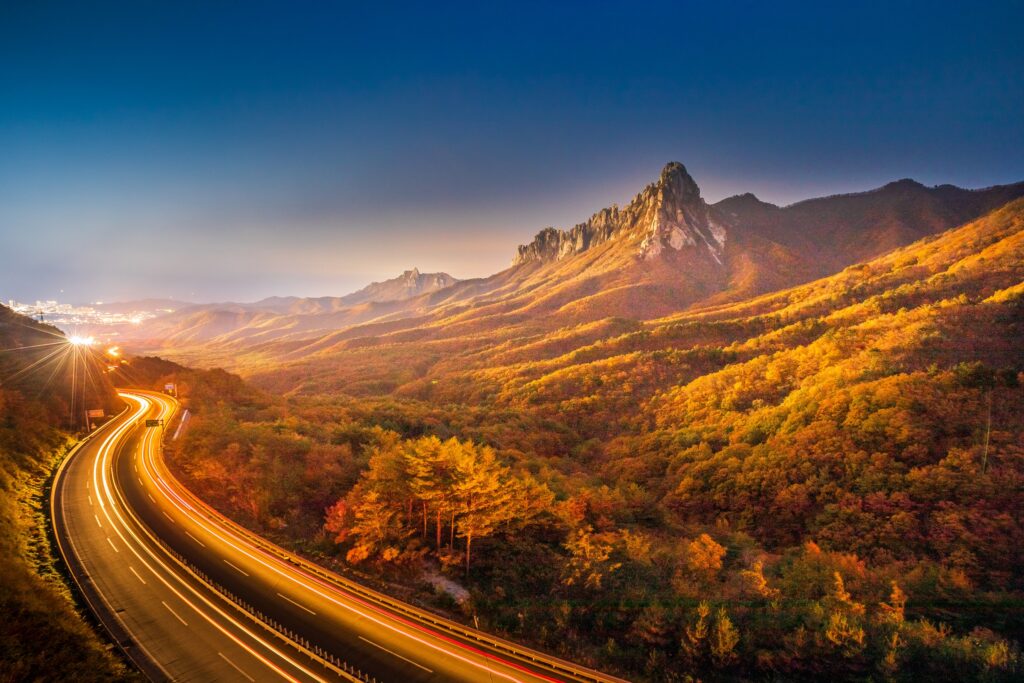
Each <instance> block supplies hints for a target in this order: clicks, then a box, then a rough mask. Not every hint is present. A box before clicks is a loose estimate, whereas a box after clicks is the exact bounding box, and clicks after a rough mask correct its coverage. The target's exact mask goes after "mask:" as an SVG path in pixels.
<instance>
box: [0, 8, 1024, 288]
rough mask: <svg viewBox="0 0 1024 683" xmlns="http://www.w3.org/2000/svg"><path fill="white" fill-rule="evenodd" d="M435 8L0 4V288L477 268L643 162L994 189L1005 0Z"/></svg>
mask: <svg viewBox="0 0 1024 683" xmlns="http://www.w3.org/2000/svg"><path fill="white" fill-rule="evenodd" d="M441 4H442V3H428V2H423V3H414V4H408V5H401V4H388V3H379V2H375V3H358V4H357V6H355V7H353V8H351V9H345V8H343V7H342V5H343V3H322V2H321V3H309V4H304V3H300V2H282V3H264V2H231V3H219V4H218V3H211V2H196V3H191V2H174V3H152V2H131V3H123V4H115V3H105V2H99V3H81V2H76V3H68V4H67V5H57V4H54V3H47V2H42V1H40V2H21V3H18V2H6V1H4V2H0V236H2V242H0V298H2V299H5V298H7V297H13V298H18V299H22V300H34V299H36V298H51V297H60V298H61V299H63V300H72V301H88V300H95V299H99V298H103V299H107V300H110V299H129V298H136V297H143V296H171V297H176V298H182V299H187V300H193V301H211V300H225V299H233V300H254V299H257V298H260V297H263V296H267V295H272V294H281V295H284V294H296V295H328V294H344V293H346V292H348V291H351V290H353V289H356V288H358V287H360V286H362V285H364V284H365V283H367V282H368V281H370V280H379V279H383V278H387V277H391V276H393V275H395V274H397V273H399V272H400V271H402V270H403V269H406V268H410V267H412V266H414V265H415V266H419V268H420V269H421V270H425V271H434V270H444V271H447V272H450V273H452V274H453V275H455V276H457V277H470V276H481V275H488V274H490V273H492V272H495V271H497V270H500V269H502V268H504V267H505V266H507V265H508V263H509V261H510V259H511V257H512V255H513V253H514V250H515V246H516V244H518V243H521V242H525V241H528V240H529V239H530V238H531V237H532V236H533V234H534V233H535V232H536V231H537V230H538V229H540V228H541V227H543V226H545V225H556V226H559V227H564V226H567V225H571V224H572V223H574V222H577V221H579V220H582V219H584V218H586V217H587V216H589V215H590V214H591V213H592V212H593V211H595V210H597V209H599V208H601V207H603V206H606V205H608V204H611V203H612V202H619V203H623V202H625V201H627V200H628V199H629V198H630V197H631V196H632V195H633V194H634V193H635V192H637V191H638V190H639V189H640V188H641V187H642V186H643V185H644V184H645V183H647V182H649V181H650V180H652V179H653V178H655V177H656V176H657V174H658V172H659V171H660V169H661V167H662V166H663V165H664V163H665V162H667V161H669V160H679V161H682V162H683V163H684V164H686V166H687V168H688V169H689V170H690V172H691V174H692V175H693V176H694V178H695V179H696V180H697V182H698V183H699V184H700V185H701V187H702V190H703V193H704V196H705V197H706V198H708V199H710V200H717V199H720V198H722V197H725V196H728V195H730V194H735V193H738V192H745V191H753V192H754V193H755V194H757V195H758V196H759V197H761V198H762V199H766V200H769V201H774V202H776V203H789V202H792V201H795V200H798V199H803V198H806V197H811V196H818V195H822V194H830V193H835V192H841V191H854V190H861V189H868V188H870V187H875V186H878V185H881V184H884V183H885V182H888V181H890V180H893V179H897V178H901V177H913V178H915V179H917V180H920V181H921V182H924V183H928V184H936V183H943V182H951V183H954V184H958V185H961V186H966V187H979V186H986V185H992V184H998V183H1006V182H1014V181H1019V180H1024V76H1022V74H1024V40H1022V39H1021V33H1020V31H1021V27H1022V26H1024V3H1022V2H1019V1H1016V2H1005V3H985V2H963V3H944V2H920V3H906V4H904V3H893V2H879V3H870V2H864V3H850V4H852V5H856V7H846V8H838V7H834V6H833V5H837V4H838V3H817V2H816V3H786V2H771V3H767V2H758V3H701V4H695V3H685V2H670V3H662V2H620V3H609V2H599V1H593V0H591V1H588V2H579V3H572V2H563V3H555V2H550V1H548V2H538V3H532V2H523V1H517V2H509V3H505V4H497V3H489V2H470V3H464V4H463V3H460V4H450V3H445V7H443V8H441V7H438V6H437V5H441ZM328 5H332V6H331V7H328ZM333 5H337V6H333ZM353 5H356V4H355V3H353ZM60 290H64V291H65V294H60Z"/></svg>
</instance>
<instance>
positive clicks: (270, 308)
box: [119, 268, 459, 349]
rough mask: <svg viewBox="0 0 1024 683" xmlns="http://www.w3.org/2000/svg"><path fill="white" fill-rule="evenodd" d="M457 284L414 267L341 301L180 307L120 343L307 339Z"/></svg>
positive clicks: (127, 331) (148, 345) (124, 334)
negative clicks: (282, 338)
mask: <svg viewBox="0 0 1024 683" xmlns="http://www.w3.org/2000/svg"><path fill="white" fill-rule="evenodd" d="M457 282H459V281H458V280H457V279H456V278H454V277H452V276H451V275H448V274H447V273H421V272H420V271H419V269H417V268H413V269H412V270H407V271H405V272H404V273H402V274H401V275H399V276H398V277H396V278H392V279H390V280H385V281H383V282H374V283H372V284H370V285H367V286H366V287H364V288H363V289H360V290H359V291H357V292H353V293H351V294H348V295H345V296H341V297H268V298H266V299H261V300H260V301H257V302H254V303H245V304H243V303H232V302H226V303H215V304H191V305H185V306H181V307H179V308H177V309H176V310H174V311H172V312H170V313H168V314H166V315H162V316H158V317H156V318H153V319H151V320H147V321H144V322H143V323H142V324H140V325H136V326H133V327H132V328H122V329H121V330H119V333H120V336H119V340H122V341H124V342H125V343H129V344H131V345H132V346H133V347H134V348H137V349H153V348H159V347H163V346H175V347H179V348H182V347H189V346H193V345H197V344H209V343H214V342H215V343H220V344H234V343H247V344H251V343H261V342H265V341H267V340H270V339H277V338H281V337H289V336H290V337H309V336H311V335H315V334H317V333H318V332H323V331H325V330H333V329H337V328H339V327H346V326H351V325H355V324H358V323H361V322H365V321H367V320H372V319H375V318H379V317H381V316H384V315H387V314H388V313H390V312H392V311H394V310H403V309H405V308H406V304H404V303H403V302H405V301H407V300H409V299H412V298H415V297H417V296H420V295H423V294H429V293H432V292H436V291H438V290H441V289H444V288H446V287H450V286H452V285H453V284H455V283H457Z"/></svg>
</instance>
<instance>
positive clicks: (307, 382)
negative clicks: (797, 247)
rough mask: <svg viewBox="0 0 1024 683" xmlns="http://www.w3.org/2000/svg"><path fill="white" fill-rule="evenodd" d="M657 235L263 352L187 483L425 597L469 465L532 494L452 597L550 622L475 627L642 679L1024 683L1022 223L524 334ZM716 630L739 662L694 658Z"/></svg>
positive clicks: (527, 268) (998, 217)
mask: <svg viewBox="0 0 1024 683" xmlns="http://www.w3.org/2000/svg"><path fill="white" fill-rule="evenodd" d="M670 215H671V214H670ZM687 220H689V219H687ZM689 225H690V223H687V226H689ZM640 228H641V229H640V230H638V231H637V233H638V234H633V233H632V231H631V230H630V229H629V228H628V227H627V228H625V229H624V231H623V232H620V233H619V235H618V236H613V237H611V238H609V239H606V241H604V242H602V243H601V244H597V245H596V246H588V247H586V248H584V249H583V250H582V251H579V252H577V253H574V254H569V255H563V256H562V257H561V259H559V256H558V251H557V250H556V251H554V252H553V253H551V254H549V255H547V256H546V257H543V258H542V257H541V255H542V252H538V258H536V259H533V260H530V261H527V262H524V263H522V264H520V265H519V266H517V267H514V268H510V269H509V270H507V271H504V272H503V273H502V274H499V275H500V278H499V276H495V277H494V278H491V279H486V280H485V281H481V282H478V283H475V284H474V285H472V286H473V287H475V288H476V290H475V291H477V292H482V291H487V292H488V293H487V294H483V295H480V298H478V299H477V300H466V301H464V302H463V303H455V302H454V300H453V298H452V297H453V296H456V295H455V294H453V291H452V290H459V289H460V288H463V293H462V294H461V295H458V296H465V289H464V288H466V287H469V286H470V285H467V284H466V283H459V284H458V285H456V286H455V287H452V288H449V289H448V290H443V293H435V295H439V296H442V297H444V299H443V300H439V301H436V302H435V306H434V308H432V309H430V311H429V312H428V313H426V314H421V315H418V316H415V319H412V318H410V319H403V320H393V321H389V322H386V323H373V324H369V325H363V326H359V327H357V328H353V329H350V330H344V331H339V332H336V333H333V334H332V335H329V336H328V337H326V338H324V339H321V340H317V341H315V342H313V343H309V344H296V345H288V344H285V345H281V346H276V345H272V346H274V347H275V348H272V349H271V348H268V349H265V350H264V351H266V352H267V353H268V355H267V356H266V357H265V360H266V365H265V367H264V368H263V369H262V371H259V372H256V373H255V374H254V375H253V377H252V379H253V381H255V382H256V383H258V384H259V385H261V386H263V387H264V388H266V389H270V390H272V391H273V392H274V393H284V392H289V395H288V399H287V401H281V403H279V404H277V405H274V406H273V409H268V410H262V411H260V410H257V409H254V404H253V403H252V402H249V401H246V402H245V403H243V404H242V405H240V406H238V407H236V408H235V409H234V410H235V414H236V416H235V417H234V418H230V419H229V417H228V416H227V415H226V413H227V410H226V409H225V408H224V407H223V404H224V403H226V402H220V403H211V406H210V409H208V410H207V416H204V415H203V411H202V410H196V417H195V418H194V422H193V423H192V427H191V429H190V434H189V436H188V439H189V440H188V442H187V447H183V448H182V449H181V452H182V453H183V454H186V455H183V457H182V461H183V468H184V469H186V470H187V471H188V472H189V473H192V475H193V476H194V480H195V481H196V482H197V484H198V485H199V486H202V487H203V488H202V489H201V490H202V491H203V492H204V494H205V495H209V496H210V497H217V498H218V499H219V500H221V501H223V504H225V505H227V506H230V507H229V509H230V510H232V511H233V513H234V514H237V515H238V516H239V518H240V519H254V517H255V516H254V515H253V513H252V512H251V511H252V509H253V507H254V506H253V505H252V503H251V501H252V500H253V499H258V500H259V501H260V508H259V509H260V510H261V511H262V513H261V514H262V516H263V519H264V520H265V521H263V522H261V521H260V520H259V519H258V518H257V519H255V521H254V522H253V523H254V524H265V525H266V528H268V529H271V528H272V529H277V530H280V534H281V535H282V536H284V537H285V538H287V539H289V541H290V542H291V543H293V544H295V545H297V546H300V547H302V546H306V547H308V543H309V539H310V538H311V537H313V536H314V535H315V534H318V533H319V534H322V530H324V529H325V528H326V529H327V530H329V531H330V532H331V533H330V536H329V538H327V539H325V541H326V542H325V543H324V544H323V545H321V546H318V552H326V553H334V554H335V556H336V557H337V558H338V562H345V563H348V564H359V565H361V566H363V567H364V568H365V570H366V571H375V572H379V573H380V575H383V576H389V575H397V574H398V572H399V571H404V572H407V575H412V576H415V577H416V578H414V579H411V581H418V580H419V577H418V575H417V573H416V572H415V571H410V566H413V567H415V566H417V565H416V564H415V563H416V562H419V561H423V558H427V559H426V560H425V562H426V565H427V566H428V567H435V566H438V565H440V566H441V567H444V566H446V565H447V566H450V565H451V563H452V562H453V561H458V559H457V558H453V551H454V553H458V552H459V551H460V550H462V549H463V548H464V549H465V551H466V556H467V557H468V549H469V540H468V539H466V540H465V541H464V542H463V539H462V534H460V533H458V531H457V529H458V528H459V524H461V523H462V522H460V521H459V520H460V519H465V518H464V517H462V515H463V514H465V513H464V510H465V508H461V506H458V505H456V506H453V505H452V503H451V501H453V500H459V498H458V496H460V495H465V494H464V493H462V492H463V491H465V488H464V486H465V484H464V483H463V482H465V481H467V478H466V475H464V474H459V467H460V466H459V465H457V464H456V463H459V462H467V463H469V462H474V463H475V462H489V463H493V462H499V463H501V472H505V473H514V475H515V476H514V478H505V479H504V480H503V479H502V478H501V475H500V474H496V473H492V474H490V475H488V478H490V477H493V481H494V482H495V483H494V484H493V487H492V488H491V489H490V491H491V493H490V494H489V495H490V496H492V497H495V498H500V499H501V500H502V501H509V500H511V501H514V502H511V503H505V502H497V503H496V505H497V506H502V505H514V506H516V507H514V508H510V509H512V510H514V512H513V513H512V514H511V519H513V520H514V521H512V522H511V523H509V524H508V526H507V527H506V528H505V529H504V530H502V531H496V534H497V537H491V538H489V539H486V540H485V539H478V541H474V544H473V548H474V552H477V553H478V555H475V556H474V557H475V558H476V559H474V562H478V564H475V565H474V568H473V570H472V572H467V573H466V574H464V575H463V576H464V578H463V579H462V580H463V581H464V582H466V585H467V587H468V588H470V590H472V591H473V594H474V595H488V594H490V593H494V594H496V595H499V596H523V595H542V596H544V599H543V600H527V601H523V600H511V601H509V600H490V601H483V602H482V604H481V605H480V610H479V616H480V618H481V620H484V619H486V620H487V622H488V623H496V624H504V625H506V626H505V628H507V629H509V630H508V634H509V635H512V636H515V637H517V638H523V639H528V640H529V639H534V638H535V639H537V642H538V644H540V645H546V646H549V647H554V648H571V647H575V648H577V649H579V650H581V651H586V652H589V653H592V655H591V656H593V657H595V661H596V662H597V663H599V664H600V665H601V666H602V667H604V666H607V665H612V666H616V667H621V668H620V669H618V670H621V671H623V673H624V674H628V673H629V672H641V671H645V672H647V674H649V675H650V678H649V680H663V679H664V678H665V675H666V673H669V675H673V674H674V673H675V672H678V673H679V674H680V675H679V676H678V677H679V678H680V679H682V678H684V677H685V675H688V674H690V672H693V671H712V674H711V677H712V678H715V679H716V680H717V679H722V680H769V679H771V680H819V679H821V678H823V677H831V678H832V679H835V680H844V681H845V680H865V679H876V678H877V679H890V680H906V681H911V680H946V679H954V680H979V681H981V680H1005V681H1010V680H1019V679H1020V677H1021V676H1020V674H1021V671H1022V667H1024V661H1022V659H1021V657H1020V655H1019V649H1018V645H1017V644H1016V643H1019V642H1021V640H1022V637H1024V616H1022V615H1024V613H1022V611H1021V610H1020V609H1019V605H1020V604H1021V600H1022V599H1024V553H1022V552H1021V548H1022V547H1024V518H1022V516H1021V514H1020V511H1021V510H1022V509H1024V490H1022V487H1021V482H1022V481H1024V447H1022V444H1024V392H1022V391H1021V386H1022V384H1024V355H1022V353H1021V340H1022V339H1024V199H1017V200H1015V201H1012V202H1010V203H1008V204H1006V205H1004V206H1002V207H1000V208H997V209H995V210H994V211H991V212H988V213H986V214H985V215H983V216H981V217H979V218H976V219H974V220H972V221H969V222H967V223H966V224H964V225H961V226H958V227H954V228H951V229H950V230H947V231H944V232H941V233H939V234H936V235H927V236H925V237H923V238H921V239H919V240H917V241H915V242H913V243H911V244H909V245H907V246H903V247H900V248H898V249H895V250H893V251H891V252H889V253H887V254H884V255H882V256H878V257H876V258H873V259H871V260H868V261H865V262H862V263H858V264H853V265H850V266H848V267H846V268H844V269H843V270H841V271H840V272H838V273H833V274H831V275H829V276H827V277H824V278H819V279H815V280H812V281H810V282H805V283H802V284H798V285H796V286H793V287H788V288H782V289H777V290H775V291H771V292H767V293H764V294H760V295H755V296H751V297H747V298H742V299H737V300H731V301H717V302H712V303H709V302H708V300H707V299H705V300H702V301H700V302H698V303H696V304H694V305H691V306H689V307H681V308H679V309H677V310H675V311H674V312H672V313H670V314H668V315H664V316H660V317H656V318H650V319H639V318H638V316H634V317H604V318H592V317H587V316H590V315H591V314H596V313H597V311H598V309H597V308H589V307H587V306H586V305H585V304H586V302H585V301H582V302H581V301H580V300H578V299H577V300H571V301H569V302H567V303H563V304H562V305H561V307H560V308H554V309H543V312H541V313H535V311H536V310H537V309H531V308H530V306H531V301H533V302H536V301H543V300H544V299H545V297H549V296H551V291H552V288H554V290H558V288H560V287H564V286H570V285H571V280H561V279H559V278H560V277H562V276H564V275H565V274H566V273H571V272H576V273H577V274H578V275H580V276H585V274H586V273H587V269H586V268H583V267H581V265H580V264H588V265H589V266H590V267H593V268H594V270H595V271H596V272H598V273H604V272H607V267H606V266H607V264H605V263H602V259H608V260H612V259H614V261H615V262H616V263H617V264H618V266H619V267H620V268H625V269H627V270H630V269H632V270H631V274H632V275H633V276H638V275H641V274H642V273H643V268H646V267H649V266H651V265H652V264H653V265H657V266H658V267H661V265H664V264H659V261H660V260H662V258H663V257H662V256H661V255H659V256H658V257H657V258H656V259H654V260H648V259H646V258H645V257H644V255H643V254H642V253H640V252H638V248H639V247H640V245H642V244H643V242H644V239H646V235H644V234H641V233H644V232H646V229H645V226H640ZM582 232H584V231H581V233H582ZM653 232H654V234H655V235H657V234H658V232H657V231H653ZM740 233H741V230H740V229H739V228H736V229H734V230H732V231H730V232H729V233H728V236H727V238H726V242H725V245H726V246H725V250H724V252H723V253H724V256H725V257H726V258H723V259H722V261H723V264H722V266H723V267H726V268H728V267H729V264H730V263H732V261H730V255H729V253H728V252H729V249H730V245H735V244H736V243H737V242H739V241H740V240H739V234H740ZM647 234H648V235H649V234H651V233H647ZM762 239H764V238H762ZM617 244H618V245H619V246H622V248H621V249H619V248H617V246H616V245H617ZM663 246H664V245H663ZM573 248H575V247H573ZM687 249H693V251H692V252H687V251H686V250H687ZM663 254H668V256H669V257H670V258H672V260H673V261H674V262H675V263H673V264H670V267H671V268H675V270H671V269H668V268H669V266H666V270H663V271H660V272H662V273H675V274H676V275H677V276H682V275H684V274H686V268H687V267H688V266H689V265H690V264H691V263H697V264H700V265H701V266H712V264H714V265H713V267H714V268H717V267H719V266H718V264H717V262H716V261H715V259H714V258H710V252H709V251H708V249H707V248H706V247H703V248H702V247H700V246H698V247H697V248H696V249H694V248H693V247H687V246H681V247H680V249H679V250H675V248H674V247H671V243H669V246H668V247H665V248H664V249H663ZM690 255H692V257H693V258H690V257H689V256H690ZM529 287H532V288H533V289H532V295H530V294H528V293H526V292H525V291H524V290H525V289H526V288H529ZM487 288H490V289H489V290H488V289H487ZM502 288H504V289H503V291H502ZM581 304H583V305H581ZM574 314H578V315H576V317H575V319H574V318H573V315H574ZM289 356H291V357H293V358H294V359H295V360H294V362H293V363H291V364H289V365H285V366H283V367H282V366H281V360H282V359H283V358H287V357H289ZM255 357H256V354H255V353H254V355H253V356H252V357H250V358H248V359H247V360H248V361H252V360H254V359H255ZM246 367H247V368H248V370H249V372H252V371H253V369H258V368H257V366H256V365H247V366H246ZM210 393H211V398H212V399H213V401H220V395H219V394H218V393H215V392H210ZM255 405H258V404H255ZM265 405H266V404H265ZM214 406H216V407H214ZM260 413H262V414H263V415H265V416H266V417H265V418H264V419H265V420H267V421H268V422H265V424H266V426H267V427H268V428H265V429H259V428H255V427H256V425H254V424H253V415H254V414H260ZM271 422H272V423H273V429H270V428H269V427H270V423H271ZM225 435H229V436H228V437H226V436H225ZM374 435H376V436H374ZM375 439H376V440H375ZM229 441H231V442H232V445H231V448H230V449H228V448H226V444H227V443H228V442H229ZM367 441H369V443H367ZM480 444H485V445H486V448H485V449H483V450H478V449H479V445H480ZM360 445H363V447H362V448H361V449H360ZM492 451H493V452H492ZM360 454H361V455H360ZM438 463H449V464H447V465H441V466H439V464H438ZM348 468H351V469H348ZM286 469H289V470H292V471H296V472H299V473H302V472H305V473H306V474H305V475H304V476H303V475H301V474H299V475H297V476H293V477H285V478H282V477H281V476H280V472H282V471H286ZM353 470H359V472H358V474H355V473H354V471H353ZM463 471H465V470H463ZM330 472H333V475H331V474H327V473H330ZM474 473H475V474H476V472H474ZM481 478H484V477H483V475H480V474H476V476H475V477H474V480H479V479H481ZM239 482H245V484H244V493H243V492H242V490H241V489H242V487H241V486H239ZM338 482H345V484H344V485H342V486H337V483H338ZM332 484H334V485H335V486H336V487H335V488H332ZM498 490H500V491H502V493H497V494H495V493H493V492H494V491H498ZM517 490H518V491H519V494H518V495H510V492H511V491H517ZM233 492H234V493H233ZM332 500H333V501H336V502H335V503H334V504H333V505H332V504H331V501H332ZM522 501H525V505H524V502H522ZM442 506H444V507H442ZM524 508H525V509H524ZM325 509H327V510H328V512H327V514H326V515H325V513H324V510H325ZM411 510H413V511H415V512H411ZM452 510H455V515H453V516H452V517H450V518H449V517H448V514H449V513H450V511H452ZM421 511H422V513H421ZM431 513H433V514H431ZM421 514H422V516H421ZM246 515H248V517H246ZM283 519H287V524H281V521H280V520H283ZM366 519H371V520H384V523H382V524H373V525H370V524H364V523H362V521H363V520H366ZM531 519H532V520H534V522H529V521H524V520H531ZM537 520H543V522H542V523H540V524H537V523H535V522H536V521H537ZM385 524H386V526H385ZM428 524H429V529H428V528H425V527H426V526H427V525H428ZM499 526H501V525H495V526H494V527H491V528H492V529H495V530H496V529H498V527H499ZM260 528H263V527H257V529H260ZM382 529H384V531H382ZM382 539H384V540H382ZM321 549H322V550H321ZM410 556H411V557H410ZM435 562H436V563H438V564H435ZM391 569H393V570H395V574H387V573H385V572H387V571H389V570H391ZM442 571H444V570H443V569H442ZM428 597H429V595H428ZM595 605H599V606H598V607H595ZM712 606H713V607H712ZM711 615H717V616H715V617H711ZM524 617H525V618H524ZM566 624H571V626H570V627H569V628H566ZM709 624H710V626H709ZM724 624H727V625H728V628H726V627H725V626H724ZM711 629H716V630H717V631H718V633H719V634H722V633H723V632H724V633H725V634H726V635H728V636H729V637H728V639H726V640H723V639H722V638H720V637H719V636H713V637H712V643H718V644H712V645H710V647H712V648H720V647H722V646H721V643H722V642H725V643H726V645H725V647H727V648H735V652H732V653H731V654H732V655H733V656H732V657H730V658H729V660H728V663H726V662H724V661H723V660H721V658H718V663H716V658H714V657H708V656H707V655H706V654H702V653H707V652H708V649H707V648H708V647H709V646H708V644H707V640H706V638H707V635H706V634H707V633H709V632H712V631H711ZM680 634H682V635H680ZM609 642H612V643H624V644H626V645H628V646H629V647H632V648H633V649H632V650H628V649H627V648H624V647H623V648H621V649H620V648H619V647H614V648H613V647H605V644H606V643H609ZM570 651H572V650H570ZM651 652H658V653H659V655H658V656H659V657H660V658H659V659H658V660H656V663H655V665H654V666H651V665H650V664H649V663H650V662H651V661H652V657H651V655H650V653H651ZM715 667H717V668H718V669H719V671H718V672H716V671H715ZM719 674H720V675H719ZM631 678H637V679H639V680H646V679H641V678H640V677H639V676H631Z"/></svg>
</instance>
